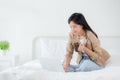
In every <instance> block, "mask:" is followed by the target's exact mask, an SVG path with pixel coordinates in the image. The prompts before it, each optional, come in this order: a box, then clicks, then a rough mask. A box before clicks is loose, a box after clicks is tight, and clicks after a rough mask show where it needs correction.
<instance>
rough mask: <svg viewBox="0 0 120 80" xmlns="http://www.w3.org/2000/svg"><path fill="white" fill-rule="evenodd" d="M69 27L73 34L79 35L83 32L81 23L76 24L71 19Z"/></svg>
mask: <svg viewBox="0 0 120 80" xmlns="http://www.w3.org/2000/svg"><path fill="white" fill-rule="evenodd" d="M69 25H70V28H71V31H72V33H73V34H75V35H80V34H81V33H82V32H83V26H82V25H78V24H76V23H75V22H73V21H70V24H69Z"/></svg>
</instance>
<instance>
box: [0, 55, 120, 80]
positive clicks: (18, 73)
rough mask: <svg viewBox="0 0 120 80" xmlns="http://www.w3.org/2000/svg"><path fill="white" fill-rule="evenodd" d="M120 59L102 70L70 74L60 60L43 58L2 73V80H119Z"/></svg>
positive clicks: (116, 58)
mask: <svg viewBox="0 0 120 80" xmlns="http://www.w3.org/2000/svg"><path fill="white" fill-rule="evenodd" d="M119 57H120V56H119V55H115V56H114V57H112V58H111V60H109V61H108V63H107V65H106V67H105V68H103V69H101V70H96V71H91V72H68V73H65V72H64V71H63V69H62V65H61V64H62V62H61V61H60V60H57V59H53V58H41V59H40V60H33V61H30V62H28V63H26V64H24V65H21V66H18V67H14V68H11V69H7V70H5V71H3V72H1V73H0V80H119V79H120V64H119V61H120V59H119ZM114 61H115V63H114Z"/></svg>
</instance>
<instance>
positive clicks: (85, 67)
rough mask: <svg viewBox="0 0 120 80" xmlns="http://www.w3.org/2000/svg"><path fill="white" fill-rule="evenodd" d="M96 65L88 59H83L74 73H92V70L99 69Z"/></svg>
mask: <svg viewBox="0 0 120 80" xmlns="http://www.w3.org/2000/svg"><path fill="white" fill-rule="evenodd" d="M101 68H102V67H100V66H99V65H98V64H96V63H95V62H94V61H92V60H90V59H84V60H83V62H82V63H81V64H80V65H79V67H78V68H76V69H75V71H76V72H78V71H84V72H86V71H93V70H98V69H101Z"/></svg>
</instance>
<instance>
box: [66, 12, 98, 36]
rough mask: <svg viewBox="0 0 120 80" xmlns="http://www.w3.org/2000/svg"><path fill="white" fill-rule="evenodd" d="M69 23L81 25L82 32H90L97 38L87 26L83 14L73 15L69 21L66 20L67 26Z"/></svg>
mask: <svg viewBox="0 0 120 80" xmlns="http://www.w3.org/2000/svg"><path fill="white" fill-rule="evenodd" d="M70 21H73V22H74V23H76V24H78V25H82V26H83V30H84V31H87V30H89V31H91V32H92V33H93V34H94V35H95V36H96V37H97V38H98V36H97V34H96V33H95V32H94V31H93V30H92V29H91V27H90V26H89V25H88V23H87V21H86V19H85V17H84V16H83V14H81V13H73V14H72V15H71V16H70V17H69V19H68V24H70Z"/></svg>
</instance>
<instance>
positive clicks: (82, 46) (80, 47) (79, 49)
mask: <svg viewBox="0 0 120 80" xmlns="http://www.w3.org/2000/svg"><path fill="white" fill-rule="evenodd" d="M84 48H85V45H84V44H80V45H79V47H78V51H80V52H81V51H84Z"/></svg>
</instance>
